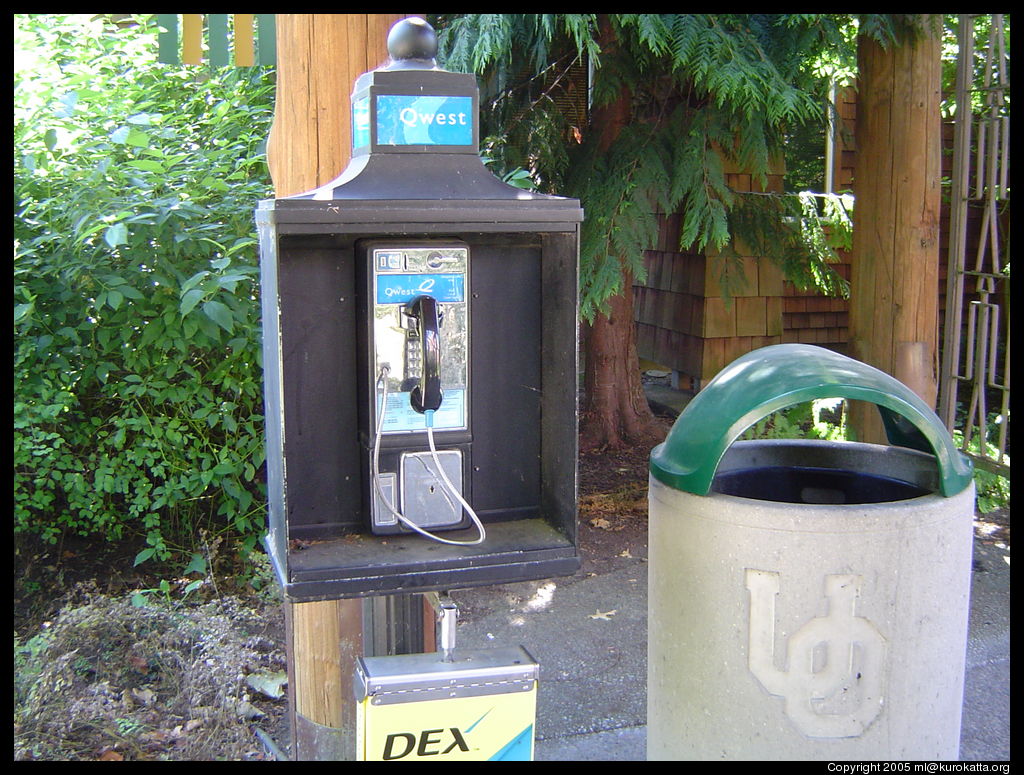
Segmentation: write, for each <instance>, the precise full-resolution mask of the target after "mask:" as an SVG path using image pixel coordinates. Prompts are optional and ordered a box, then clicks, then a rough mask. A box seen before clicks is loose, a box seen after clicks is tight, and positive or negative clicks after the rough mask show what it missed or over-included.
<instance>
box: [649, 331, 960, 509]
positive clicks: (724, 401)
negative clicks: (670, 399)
mask: <svg viewBox="0 0 1024 775" xmlns="http://www.w3.org/2000/svg"><path fill="white" fill-rule="evenodd" d="M817 398H849V399H855V400H860V401H867V402H869V403H873V404H875V405H876V406H877V407H878V409H879V412H880V413H881V415H882V421H883V424H884V425H885V430H886V435H887V436H888V439H889V443H890V444H894V445H896V446H902V447H910V448H912V449H917V450H920V451H922V452H929V453H932V454H934V455H935V458H936V461H937V463H938V468H939V479H940V490H941V491H942V494H943V495H945V496H946V497H950V496H953V495H956V494H957V493H960V492H962V491H963V490H964V488H966V487H967V486H968V485H969V484H970V482H971V479H972V478H973V472H974V467H973V465H972V463H971V461H970V459H969V458H967V457H966V456H965V455H963V454H962V453H960V451H959V450H957V449H956V446H955V445H954V444H953V439H952V438H951V437H950V435H949V433H948V432H947V431H946V428H945V426H944V425H943V424H942V421H941V420H939V418H938V416H937V415H936V414H935V412H934V411H933V410H932V409H931V407H929V406H928V405H927V404H926V403H925V402H924V401H922V400H921V398H920V397H919V396H918V395H917V394H916V393H914V392H913V391H912V390H910V388H908V387H907V386H906V385H904V384H903V383H901V382H899V381H898V380H896V379H894V378H893V377H891V376H890V375H888V374H886V373H885V372H883V371H880V370H879V369H876V368H874V367H872V366H868V365H867V364H865V363H861V362H860V361H857V360H854V359H853V358H848V357H846V356H845V355H840V354H839V353H835V352H832V351H831V350H827V349H825V348H824V347H815V346H814V345H805V344H778V345H772V346H770V347H762V348H760V349H758V350H754V351H753V352H750V353H747V354H746V355H744V356H743V357H741V358H737V359H736V360H735V361H733V362H732V363H731V364H729V365H728V366H726V367H725V368H724V369H722V371H720V372H719V373H718V375H717V376H716V377H715V378H714V379H713V380H711V382H709V383H708V385H707V387H705V388H704V389H703V390H702V391H700V392H699V393H698V394H697V395H696V396H695V397H694V399H693V400H692V401H690V403H689V404H688V405H687V406H686V409H685V410H684V411H683V413H682V414H680V415H679V418H678V419H677V420H676V422H675V424H674V425H673V426H672V430H671V431H669V434H668V436H667V437H666V439H665V441H664V443H662V444H659V445H658V446H656V447H655V448H654V449H653V451H652V452H651V463H650V471H651V475H652V476H653V477H654V478H655V479H657V480H658V481H659V482H662V483H663V484H666V485H668V486H670V487H673V488H675V489H677V490H683V491H685V492H690V493H693V494H695V495H707V494H708V492H710V490H711V482H712V480H713V479H714V477H715V471H716V470H717V469H718V464H719V462H720V461H721V459H722V456H723V455H724V454H725V452H726V450H727V449H728V448H729V447H730V446H731V445H732V443H733V442H734V441H735V440H736V439H737V438H738V437H739V435H740V434H741V433H743V431H745V430H746V429H747V428H748V427H750V426H751V425H753V424H754V423H755V422H757V421H758V420H760V419H762V418H764V417H766V416H767V415H769V414H771V413H772V412H775V411H778V410H779V409H784V408H785V407H787V406H792V405H793V404H799V403H803V402H805V401H812V400H814V399H817Z"/></svg>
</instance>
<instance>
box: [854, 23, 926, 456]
mask: <svg viewBox="0 0 1024 775" xmlns="http://www.w3.org/2000/svg"><path fill="white" fill-rule="evenodd" d="M857 49H858V66H859V92H858V103H857V149H858V150H857V166H856V193H857V207H856V210H855V213H854V230H853V253H852V260H851V263H852V277H851V298H850V354H851V355H852V356H853V357H855V358H857V359H858V360H861V361H864V362H865V363H868V364H870V365H872V366H875V367H877V368H879V369H881V370H882V371H885V372H887V373H889V374H891V375H892V376H894V377H895V378H896V379H898V380H900V381H901V382H903V383H904V384H905V385H907V386H908V387H910V388H911V389H912V390H914V391H915V392H916V393H917V394H918V395H919V396H921V398H922V399H924V401H925V402H926V403H928V404H929V405H930V406H934V405H935V397H936V384H937V383H936V374H937V357H938V351H937V338H938V298H939V293H938V271H939V208H940V205H941V199H940V179H939V175H940V158H941V157H940V148H941V146H940V130H941V125H940V118H939V96H940V88H941V70H940V67H941V60H940V41H939V39H938V38H937V37H933V36H932V35H931V34H930V33H928V32H923V33H922V36H921V37H920V38H919V39H918V40H916V41H914V42H907V43H904V44H902V45H890V46H889V47H888V48H883V47H882V46H880V45H879V44H878V43H876V42H875V41H873V40H871V39H869V38H867V37H865V36H861V37H860V38H859V39H858V46H857ZM851 424H852V425H854V427H855V429H856V430H857V434H858V438H859V439H860V440H861V441H873V442H880V443H885V437H884V433H883V432H882V426H881V422H880V420H879V419H878V417H877V412H875V411H874V410H873V409H872V410H869V409H867V408H860V409H858V410H857V411H856V412H855V413H852V414H851Z"/></svg>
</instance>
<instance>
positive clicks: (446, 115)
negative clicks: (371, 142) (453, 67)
mask: <svg viewBox="0 0 1024 775" xmlns="http://www.w3.org/2000/svg"><path fill="white" fill-rule="evenodd" d="M376 97H377V144H378V145H472V144H473V98H472V97H454V96H447V97H446V96H440V95H437V96H435V95H424V96H414V95H405V94H378V95H376ZM368 118H369V117H367V119H368Z"/></svg>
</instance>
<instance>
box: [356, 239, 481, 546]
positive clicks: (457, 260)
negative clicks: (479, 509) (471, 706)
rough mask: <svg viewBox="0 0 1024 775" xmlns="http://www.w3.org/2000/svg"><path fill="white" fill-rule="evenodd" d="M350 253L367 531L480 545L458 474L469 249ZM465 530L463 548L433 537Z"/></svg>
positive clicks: (380, 246)
mask: <svg viewBox="0 0 1024 775" xmlns="http://www.w3.org/2000/svg"><path fill="white" fill-rule="evenodd" d="M357 252H358V255H359V260H358V266H359V267H360V269H361V270H363V271H365V272H366V277H365V278H364V280H363V283H362V286H363V294H362V296H361V298H362V299H363V300H364V304H365V309H364V308H363V305H362V304H361V305H360V315H361V316H362V317H363V319H364V320H365V321H366V324H367V325H366V329H365V339H363V340H362V341H361V347H360V353H361V355H362V357H364V358H365V359H366V363H365V365H364V366H363V370H364V375H363V383H364V387H365V388H367V390H366V392H364V393H363V402H364V404H365V407H364V409H365V412H366V415H365V419H364V427H363V429H362V433H361V436H362V444H363V446H364V457H365V458H366V460H367V463H368V467H367V469H366V471H367V475H366V477H365V481H366V486H365V488H364V489H365V491H366V493H365V497H366V499H367V512H368V513H367V517H368V519H369V523H370V528H371V530H372V531H373V532H374V533H376V534H379V535H388V534H393V533H402V532H409V531H412V532H415V533H419V534H420V535H422V536H424V537H426V538H430V539H432V540H435V541H438V542H441V543H454V544H467V543H472V544H475V543H480V542H482V541H483V540H484V538H485V537H486V529H485V528H484V526H483V524H482V523H481V522H480V519H479V517H477V515H476V512H474V511H473V507H472V506H471V505H470V504H469V502H468V499H467V497H466V496H467V495H468V493H466V492H465V489H466V485H467V484H468V483H469V482H470V477H469V476H467V475H466V474H465V473H464V469H465V468H466V467H467V466H468V465H469V463H470V459H471V444H472V437H471V435H470V424H469V409H470V407H469V400H468V397H469V395H470V393H469V353H470V346H469V326H470V323H469V320H470V317H469V295H468V290H469V260H470V258H469V246H468V245H466V244H465V243H462V242H456V241H434V242H409V241H405V242H393V241H388V242H380V241H373V240H369V241H363V242H360V243H359V245H358V250H357ZM439 439H440V441H438V440H439ZM438 445H440V447H441V448H440V449H438ZM471 523H472V524H473V525H475V526H476V529H477V532H478V536H477V537H476V538H475V539H472V540H470V541H467V540H452V539H446V538H442V537H439V536H437V535H436V531H439V530H452V529H459V528H465V527H469V525H470V524H471Z"/></svg>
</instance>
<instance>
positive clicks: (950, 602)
mask: <svg viewBox="0 0 1024 775" xmlns="http://www.w3.org/2000/svg"><path fill="white" fill-rule="evenodd" d="M779 349H781V350H782V351H781V352H779V351H778V350H779ZM822 352H824V353H827V354H826V355H822V354H821V353H822ZM806 358H811V359H816V360H815V363H817V364H818V365H817V366H816V367H815V368H816V369H817V370H818V371H820V372H821V375H819V376H817V377H815V378H814V380H816V381H817V382H819V383H823V384H820V385H818V387H816V388H815V390H821V391H824V392H823V393H821V395H818V396H816V397H821V398H825V397H846V396H843V395H842V393H843V392H850V386H851V384H858V385H860V386H861V387H863V383H864V382H865V381H873V384H874V383H877V384H875V387H877V386H878V384H881V385H883V386H884V387H885V391H886V392H888V393H889V394H891V396H893V397H894V400H892V401H889V403H890V405H891V406H897V405H898V404H899V402H900V401H908V402H912V401H913V400H914V399H916V397H914V399H912V398H910V396H908V395H907V394H908V393H909V391H906V389H905V388H904V387H903V386H901V385H900V384H899V383H897V382H895V380H891V378H889V377H885V379H884V380H881V382H877V381H878V380H879V379H880V378H879V377H878V374H881V372H878V373H877V374H876V373H874V370H872V371H871V372H866V373H867V376H866V377H862V376H859V375H860V374H861V371H862V370H866V369H869V368H870V367H866V366H864V365H863V364H857V362H856V361H852V362H851V361H850V359H846V358H844V357H843V356H837V355H835V354H834V353H829V352H828V351H821V348H814V347H808V346H802V345H801V346H797V345H793V346H789V345H780V346H777V347H772V348H764V349H763V350H759V351H755V352H754V353H751V354H749V355H748V356H745V359H746V360H744V359H740V361H742V362H740V361H738V362H737V363H738V364H739V365H738V367H737V368H733V366H735V365H736V364H734V365H733V366H730V367H727V369H726V370H725V371H723V373H722V374H723V375H725V379H724V380H723V382H721V383H719V384H718V387H717V388H716V381H712V382H711V383H710V384H709V385H708V386H707V388H705V390H704V391H702V393H700V394H698V396H697V397H695V399H694V400H693V401H692V402H691V404H690V406H689V407H688V408H687V411H686V412H684V413H683V415H681V416H680V418H679V420H678V421H677V423H676V426H675V427H674V428H673V430H672V433H671V434H670V437H669V439H667V440H666V443H665V445H661V446H660V447H658V448H656V449H655V451H654V453H652V463H651V478H650V495H649V498H650V509H649V530H650V535H649V555H650V567H649V596H648V601H649V603H648V605H649V612H648V622H649V625H648V626H649V634H648V652H649V653H648V758H649V759H759V760H769V759H777V760H842V759H859V760H873V759H874V760H879V759H882V760H884V759H911V760H929V759H955V758H957V754H958V749H959V737H960V712H961V706H962V698H963V676H964V657H965V651H966V643H967V616H968V608H969V606H968V603H969V592H970V568H971V552H972V548H973V544H972V538H973V529H972V516H973V511H974V486H973V481H972V480H971V479H970V478H967V479H966V483H964V479H963V477H962V474H963V472H964V470H965V466H966V471H968V472H969V471H970V468H969V464H965V463H964V462H963V461H960V460H957V457H956V456H957V454H958V453H956V452H955V450H953V451H952V452H950V450H949V449H946V448H944V449H943V450H941V452H940V454H929V453H926V452H923V451H918V450H914V449H909V448H906V447H899V446H880V445H871V444H858V443H851V442H820V441H805V440H793V441H775V440H773V441H746V442H735V443H733V442H734V439H735V436H738V435H739V434H740V433H741V432H742V430H743V429H745V428H746V427H747V426H748V425H750V424H751V423H752V422H753V421H755V420H756V419H760V417H756V418H755V419H754V420H751V421H750V422H746V421H745V420H743V421H742V422H740V423H736V422H730V421H728V420H727V419H726V416H727V415H728V414H729V413H730V412H732V413H736V412H737V411H739V412H742V410H743V409H744V406H748V408H749V405H750V404H754V403H758V402H760V404H761V405H764V404H765V403H767V404H771V403H772V402H773V401H774V400H775V399H774V397H773V398H772V399H771V400H768V401H765V400H764V394H762V395H761V396H759V395H757V393H758V391H757V389H756V388H757V386H758V385H761V386H763V385H765V384H766V383H767V381H766V380H764V379H761V380H758V379H757V377H758V375H761V376H763V375H764V373H765V372H766V371H770V372H771V374H772V375H773V376H774V377H777V378H778V379H779V380H781V382H782V383H785V385H786V389H787V390H788V391H789V394H788V395H789V396H792V395H793V394H795V393H800V392H801V391H804V392H805V393H806V392H807V389H806V385H807V384H808V382H810V381H812V380H810V379H809V378H807V377H806V376H801V375H805V374H806V373H807V372H814V371H815V369H814V368H810V367H809V366H808V364H807V363H802V362H801V361H802V360H803V359H806ZM837 359H840V360H837ZM793 364H796V365H795V366H794V368H788V367H789V366H790V365H793ZM826 367H828V368H826ZM837 369H838V370H839V371H841V372H842V375H843V377H842V381H841V382H837V380H836V379H835V377H834V375H835V373H836V371H837ZM787 370H788V371H789V373H788V374H787V373H786V372H787ZM793 371H796V372H797V374H796V375H794V374H793V373H792V372H793ZM719 376H720V377H721V376H722V375H719ZM717 379H718V378H716V380H717ZM751 381H753V383H754V388H753V389H751V386H750V382H751ZM889 381H891V382H892V383H894V384H889ZM801 386H803V387H801ZM725 387H728V389H729V390H725ZM776 387H777V386H776ZM719 388H721V389H719ZM732 390H736V391H739V394H742V395H744V396H746V399H747V400H746V401H745V402H744V401H739V400H737V398H736V395H735V394H730V392H729V391H732ZM904 391H906V393H905V392H904ZM767 392H768V393H770V392H772V391H770V390H769V391H767ZM833 392H835V393H836V395H835V396H833V395H832V393H833ZM716 394H720V395H716ZM910 395H912V394H910ZM895 399H898V400H895ZM783 400H785V398H784V399H783ZM801 400H810V399H804V398H799V399H797V400H796V401H788V403H786V404H784V405H789V403H796V402H798V401H801ZM887 400H888V399H887ZM698 401H701V403H700V404H698V403H697V402H698ZM722 402H724V403H722ZM694 404H697V406H696V409H695V410H694V411H693V412H692V413H691V412H690V408H691V407H693V406H694ZM922 406H923V404H922ZM723 407H725V408H723ZM919 408H920V407H915V410H916V409H919ZM925 408H927V407H925ZM726 409H727V410H728V411H726ZM758 411H759V410H758V409H751V410H750V412H751V413H752V414H757V413H758ZM770 411H774V409H771V410H769V411H768V412H765V413H764V414H768V413H770ZM894 411H895V410H894ZM907 414H910V415H911V416H913V417H914V419H915V420H917V419H918V416H917V415H914V414H913V412H907ZM932 414H933V413H932ZM761 416H764V415H763V414H762V415H761ZM920 417H924V418H926V420H927V421H928V422H932V421H931V418H930V417H928V413H927V412H924V411H921V413H920ZM719 421H720V423H719V424H720V425H724V428H725V429H724V430H723V429H722V427H719V428H717V429H715V428H713V427H712V428H709V427H708V426H714V425H715V423H716V422H719ZM935 421H936V422H937V418H935ZM694 423H697V424H698V425H699V427H700V428H701V429H703V430H704V431H706V432H709V433H715V432H717V433H719V434H721V435H723V436H725V437H726V438H725V440H724V441H721V440H720V443H721V444H723V445H724V447H723V448H724V452H723V453H722V454H721V456H720V457H718V456H717V451H716V450H715V449H714V448H713V445H709V444H707V443H705V445H704V446H705V450H707V451H708V452H707V454H711V455H715V456H716V459H715V461H714V463H715V465H714V469H713V472H714V473H713V476H712V477H711V478H710V480H709V481H708V482H707V491H706V492H701V493H694V492H689V491H687V490H686V489H685V488H684V487H680V486H679V484H678V483H679V481H680V478H679V477H680V476H682V475H685V474H686V473H687V472H688V471H689V472H691V473H692V471H693V470H695V469H697V468H699V467H700V464H702V463H703V461H697V460H696V459H688V458H686V457H685V455H684V456H679V455H678V454H676V453H678V449H675V450H673V449H667V450H666V449H664V447H665V446H666V445H672V444H674V443H675V442H673V441H672V438H671V437H672V435H673V434H676V433H677V431H679V432H681V433H684V434H687V435H690V434H691V433H696V432H697V431H695V430H694V428H695V427H696V426H695V425H694ZM740 426H742V427H740ZM933 431H934V429H933V428H928V429H927V433H924V435H925V436H926V437H928V436H929V434H930V435H931V437H932V438H937V439H939V440H940V441H941V440H942V438H941V434H936V433H934V432H933ZM732 434H735V435H732ZM946 459H948V460H950V461H954V460H955V461H957V470H956V471H952V472H951V471H950V470H948V469H949V466H945V467H946V469H947V470H943V466H944V465H945V464H944V462H943V461H945V460H946ZM937 462H938V465H937ZM666 469H667V470H668V472H669V474H668V475H666ZM680 472H682V474H681V473H680ZM666 480H668V481H666ZM691 481H692V480H691ZM944 487H945V488H947V489H953V490H956V491H955V492H952V494H950V495H946V494H945V493H944V492H943V488H944ZM694 489H703V487H702V486H700V487H696V488H694Z"/></svg>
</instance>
